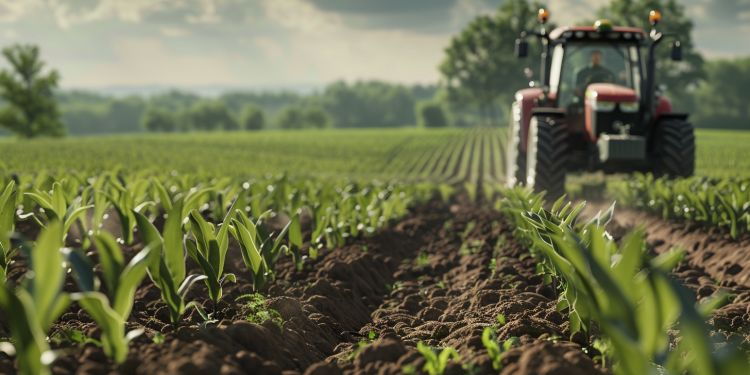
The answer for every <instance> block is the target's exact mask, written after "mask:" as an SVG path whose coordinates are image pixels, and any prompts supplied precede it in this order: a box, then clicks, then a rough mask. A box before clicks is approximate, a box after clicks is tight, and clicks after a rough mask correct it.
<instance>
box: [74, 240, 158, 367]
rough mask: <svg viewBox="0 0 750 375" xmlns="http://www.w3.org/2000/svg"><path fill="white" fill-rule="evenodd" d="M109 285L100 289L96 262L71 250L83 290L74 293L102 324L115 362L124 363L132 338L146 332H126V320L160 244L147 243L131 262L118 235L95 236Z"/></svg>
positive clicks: (106, 348) (104, 343)
mask: <svg viewBox="0 0 750 375" xmlns="http://www.w3.org/2000/svg"><path fill="white" fill-rule="evenodd" d="M94 243H95V244H96V248H97V250H98V253H99V258H100V260H101V264H102V271H103V276H104V284H105V285H106V286H107V291H108V293H107V295H105V294H104V293H101V292H99V291H98V285H99V282H98V280H97V279H96V276H95V275H94V273H93V271H92V270H93V264H92V263H91V261H90V260H89V259H88V258H87V257H86V255H85V254H83V253H82V252H80V251H75V250H69V249H68V251H67V252H66V253H67V259H68V262H69V263H70V264H72V266H73V269H74V270H75V273H76V276H77V281H78V287H79V288H80V289H81V292H79V293H73V294H71V295H70V297H71V299H72V300H73V301H76V302H78V304H79V305H81V307H83V308H84V309H85V310H86V312H87V313H88V314H89V315H91V317H93V318H94V320H95V321H96V322H97V323H98V324H99V325H100V326H101V327H102V337H101V340H102V346H103V347H104V353H105V354H106V355H107V356H109V357H110V358H112V359H113V360H114V361H115V363H122V362H123V361H125V358H126V357H127V354H128V345H129V343H130V341H131V340H132V339H133V338H134V337H137V336H138V335H140V334H142V333H143V330H142V329H137V330H133V331H130V332H128V333H127V334H126V333H125V323H126V322H127V320H128V317H129V316H130V310H131V308H132V307H133V296H134V295H135V290H136V288H137V287H138V285H139V284H140V283H141V281H142V280H143V278H144V277H145V276H146V268H147V267H148V265H149V264H151V263H154V262H155V261H156V258H157V257H158V256H159V250H160V249H159V247H153V248H152V247H150V246H146V248H145V249H143V250H142V251H141V252H139V253H138V254H136V255H135V257H133V259H132V260H131V261H130V263H128V264H127V265H126V264H125V262H124V258H123V255H122V251H121V250H120V246H119V245H118V244H117V241H115V239H114V238H113V237H112V236H111V235H109V234H107V233H104V232H103V233H100V234H97V235H95V236H94Z"/></svg>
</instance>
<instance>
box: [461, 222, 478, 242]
mask: <svg viewBox="0 0 750 375" xmlns="http://www.w3.org/2000/svg"><path fill="white" fill-rule="evenodd" d="M476 226H477V223H476V222H473V221H470V222H469V223H468V224H466V229H464V231H463V232H462V233H461V238H463V239H466V237H468V236H469V232H471V230H472V229H474V227H476Z"/></svg>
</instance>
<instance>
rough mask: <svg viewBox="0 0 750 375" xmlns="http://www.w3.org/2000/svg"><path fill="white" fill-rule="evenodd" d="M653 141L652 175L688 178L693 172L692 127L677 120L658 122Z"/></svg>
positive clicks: (693, 136)
mask: <svg viewBox="0 0 750 375" xmlns="http://www.w3.org/2000/svg"><path fill="white" fill-rule="evenodd" d="M655 135H656V138H655V140H654V160H653V166H654V175H655V176H656V177H662V176H669V177H671V178H675V177H689V176H692V175H693V172H694V171H695V135H694V134H693V125H691V124H690V123H688V122H686V121H683V120H678V119H669V120H664V121H660V122H659V123H658V125H657V128H656V134H655Z"/></svg>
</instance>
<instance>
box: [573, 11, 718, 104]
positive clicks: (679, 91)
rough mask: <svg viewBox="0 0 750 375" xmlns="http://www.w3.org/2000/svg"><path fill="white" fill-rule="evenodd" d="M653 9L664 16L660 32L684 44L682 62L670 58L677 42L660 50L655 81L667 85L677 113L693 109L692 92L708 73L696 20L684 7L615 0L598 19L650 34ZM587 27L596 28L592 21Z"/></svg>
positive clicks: (666, 44)
mask: <svg viewBox="0 0 750 375" xmlns="http://www.w3.org/2000/svg"><path fill="white" fill-rule="evenodd" d="M652 10H657V11H659V12H661V15H662V18H661V22H659V25H658V26H657V30H658V31H660V32H662V33H665V34H667V33H669V34H677V35H679V40H680V44H681V45H682V61H679V62H677V61H672V60H671V59H670V50H669V43H670V42H671V41H672V40H674V39H671V38H670V39H666V40H665V41H663V42H662V43H661V45H660V46H659V47H657V49H656V57H657V64H656V82H657V83H660V84H666V85H667V87H668V89H669V92H668V94H669V95H670V96H671V97H672V98H673V99H674V101H675V105H676V107H677V109H678V110H683V111H685V110H688V109H690V108H692V107H693V102H692V100H691V99H692V98H691V95H690V93H689V91H690V89H691V88H695V87H696V86H697V85H698V84H699V82H700V81H701V80H702V79H705V78H706V72H705V70H704V67H703V65H704V61H703V57H702V56H701V55H700V53H698V51H696V50H695V45H694V43H693V38H692V31H693V21H691V20H690V19H689V18H687V17H686V16H685V6H684V5H682V4H679V3H677V2H676V1H675V0H613V1H612V2H610V3H609V4H608V5H605V6H604V7H602V8H601V9H599V11H598V12H597V17H599V18H607V19H610V20H612V23H613V24H614V25H617V26H632V27H639V28H641V29H643V30H646V32H648V31H650V30H651V25H650V24H649V21H648V15H649V12H651V11H652ZM586 24H591V25H593V20H592V21H588V22H586ZM646 55H647V54H646ZM646 57H647V56H645V55H644V58H646Z"/></svg>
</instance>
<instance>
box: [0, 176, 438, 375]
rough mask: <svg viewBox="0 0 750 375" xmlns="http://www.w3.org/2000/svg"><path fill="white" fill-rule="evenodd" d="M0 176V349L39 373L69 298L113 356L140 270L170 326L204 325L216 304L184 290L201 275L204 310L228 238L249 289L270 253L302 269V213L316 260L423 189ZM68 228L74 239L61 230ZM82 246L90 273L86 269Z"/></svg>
mask: <svg viewBox="0 0 750 375" xmlns="http://www.w3.org/2000/svg"><path fill="white" fill-rule="evenodd" d="M0 177H3V178H8V179H10V181H3V182H2V183H3V185H4V186H5V188H4V190H3V192H2V195H0V261H2V264H1V265H2V271H3V272H2V276H3V279H5V276H6V275H8V271H9V269H10V268H12V267H14V261H13V260H12V259H13V257H14V255H16V254H19V253H23V254H24V255H25V259H26V260H27V265H28V271H27V272H26V273H25V277H24V279H23V280H22V281H21V282H20V284H19V285H18V287H17V288H15V290H13V288H12V286H11V285H12V284H13V283H12V282H10V281H9V282H8V283H5V284H4V285H3V286H2V287H0V306H2V308H3V310H4V311H5V312H6V314H7V315H8V319H9V322H10V327H11V336H12V342H13V344H9V343H4V344H2V345H1V346H0V349H2V350H4V351H6V352H11V353H12V352H14V353H15V354H16V355H17V359H18V364H19V368H20V370H21V372H22V373H24V374H46V373H48V371H49V370H48V367H49V365H50V363H51V362H52V361H53V360H54V359H55V358H56V357H57V356H59V355H62V354H63V353H62V352H58V351H52V350H50V346H49V343H48V340H47V337H48V334H49V329H50V326H51V324H52V323H53V322H55V321H56V320H57V318H59V316H60V314H62V312H63V311H65V309H67V307H68V306H69V305H70V304H71V303H72V302H77V303H78V304H79V305H80V306H81V307H83V308H84V309H85V310H86V311H87V312H88V314H89V315H91V316H92V318H93V319H94V320H95V321H96V322H97V323H98V324H99V325H100V326H101V327H102V346H103V347H104V351H105V353H106V354H107V355H108V356H110V357H111V358H112V359H113V360H114V361H115V362H116V363H121V362H122V361H124V360H125V357H126V355H127V352H128V343H129V342H130V340H132V339H133V337H135V336H137V335H139V334H140V333H142V330H134V331H130V332H126V330H125V328H126V326H125V323H126V322H127V320H128V316H129V315H130V310H131V308H132V305H133V297H134V293H135V290H136V287H137V286H138V285H139V284H140V283H141V280H142V279H143V278H144V277H145V276H146V275H148V276H149V278H150V279H151V280H152V282H153V283H154V284H155V285H156V286H157V287H158V288H159V289H160V290H161V299H162V300H163V301H164V303H165V304H166V305H167V307H168V309H169V312H170V318H171V321H172V325H173V326H174V327H175V328H177V327H178V326H179V324H180V320H181V316H182V314H183V312H184V311H185V310H186V309H187V308H191V307H192V308H196V309H197V310H198V311H199V313H200V315H201V316H203V317H204V319H205V320H206V321H211V320H213V319H214V318H216V317H215V316H214V314H215V313H216V311H215V309H214V310H212V309H207V310H208V311H204V309H203V307H201V306H200V305H198V304H197V303H194V302H188V301H185V296H186V293H187V291H188V290H189V289H190V287H191V286H192V285H193V284H194V283H196V282H198V281H203V282H204V283H205V284H206V286H207V289H208V294H209V297H210V300H211V301H213V306H214V307H215V306H216V304H217V303H218V302H219V301H220V300H221V298H222V285H224V284H225V283H227V282H236V277H235V276H234V275H233V274H230V273H226V272H225V268H224V263H225V260H226V259H227V253H228V252H229V251H230V247H229V239H230V237H231V238H234V240H235V241H236V242H237V243H238V244H239V251H240V252H241V255H242V259H243V261H244V264H245V266H246V268H247V270H248V271H249V273H250V274H251V275H252V280H253V287H254V288H256V289H260V288H261V287H262V286H263V284H264V283H265V282H267V281H269V280H273V279H274V266H275V264H276V262H277V261H278V260H279V258H280V257H282V256H291V257H292V258H293V261H294V263H296V264H297V266H298V267H301V266H302V264H303V262H304V259H305V257H303V255H302V247H303V237H302V230H301V225H300V216H301V215H305V216H309V218H310V231H311V232H312V233H311V235H310V240H309V245H307V244H306V246H309V248H308V249H307V252H306V253H307V255H306V256H307V257H309V258H312V259H316V258H317V256H318V254H319V252H320V251H323V250H325V249H326V248H333V247H335V246H342V245H343V244H344V242H345V241H346V238H347V237H349V236H353V237H356V236H359V235H360V234H364V235H370V234H373V233H374V232H375V230H376V229H377V228H379V227H382V226H385V225H387V223H388V222H389V221H390V220H392V219H399V218H401V217H403V216H404V215H405V214H406V212H407V208H408V207H409V206H411V205H412V204H415V203H419V202H423V201H424V200H426V199H428V198H429V197H431V196H432V194H433V190H434V187H433V186H432V185H429V184H422V185H412V186H405V185H399V184H384V183H379V182H377V181H375V182H373V183H370V184H366V185H360V184H356V183H351V182H348V181H338V182H327V181H320V180H311V179H291V178H289V177H287V176H286V175H280V176H277V177H274V178H268V179H260V180H249V181H245V182H235V180H232V179H229V178H225V179H211V180H205V179H201V178H200V177H199V176H196V175H179V174H176V173H174V174H170V175H168V176H159V175H156V174H150V173H146V172H142V173H137V174H128V173H125V172H123V171H121V170H114V171H109V172H106V173H102V174H100V175H94V176H89V175H85V174H74V173H62V172H59V173H57V174H50V173H42V174H38V175H32V174H15V175H11V176H0ZM112 212H114V213H116V215H117V217H118V219H119V222H120V224H121V227H122V237H120V238H115V237H114V236H113V235H112V234H110V233H108V232H107V231H106V230H103V229H102V228H103V221H104V220H105V218H106V217H107V215H109V214H110V213H112ZM278 215H282V216H283V215H286V216H288V217H289V218H290V220H288V224H286V226H285V227H284V228H283V229H282V230H281V231H280V232H279V233H278V234H274V233H272V232H271V229H270V228H269V226H268V221H269V220H270V219H271V218H272V217H273V216H278ZM160 218H164V219H165V220H163V221H161V219H160ZM157 219H159V222H160V223H161V224H157ZM22 221H27V222H30V223H33V224H34V225H38V226H40V227H41V228H42V230H41V233H40V234H39V235H38V236H37V238H36V239H35V242H34V243H33V244H31V243H30V242H28V241H29V240H27V239H24V238H22V237H21V236H20V235H18V234H13V232H14V229H15V227H16V224H19V223H20V222H22ZM73 229H76V230H77V233H78V234H79V235H81V236H82V241H71V240H70V239H68V238H67V237H68V234H69V233H73V232H74V231H73ZM136 236H139V237H140V240H141V241H142V243H143V244H144V245H145V248H144V249H143V250H141V251H140V252H139V253H138V254H137V255H136V256H135V257H133V258H132V260H130V262H129V263H127V264H126V263H125V257H124V255H123V253H122V250H121V247H120V246H121V245H126V244H131V243H135V242H136V240H137V237H136ZM284 240H286V241H284ZM66 245H68V247H66ZM92 248H95V249H96V252H95V253H96V254H97V257H98V263H100V264H101V272H100V273H98V272H94V271H92V270H93V269H94V260H92V259H91V258H90V255H91V254H93V252H91V251H88V250H90V249H92ZM235 248H236V247H235ZM86 251H88V252H86ZM188 256H189V257H190V258H191V259H192V260H194V261H195V262H196V263H197V264H198V265H199V266H200V268H201V273H200V274H193V275H189V276H188V275H186V268H185V260H186V257H188ZM71 272H72V274H73V275H74V279H75V281H76V284H77V286H78V290H79V292H76V293H65V292H63V291H62V288H63V285H64V282H65V276H66V274H67V273H71ZM102 287H103V288H102Z"/></svg>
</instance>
